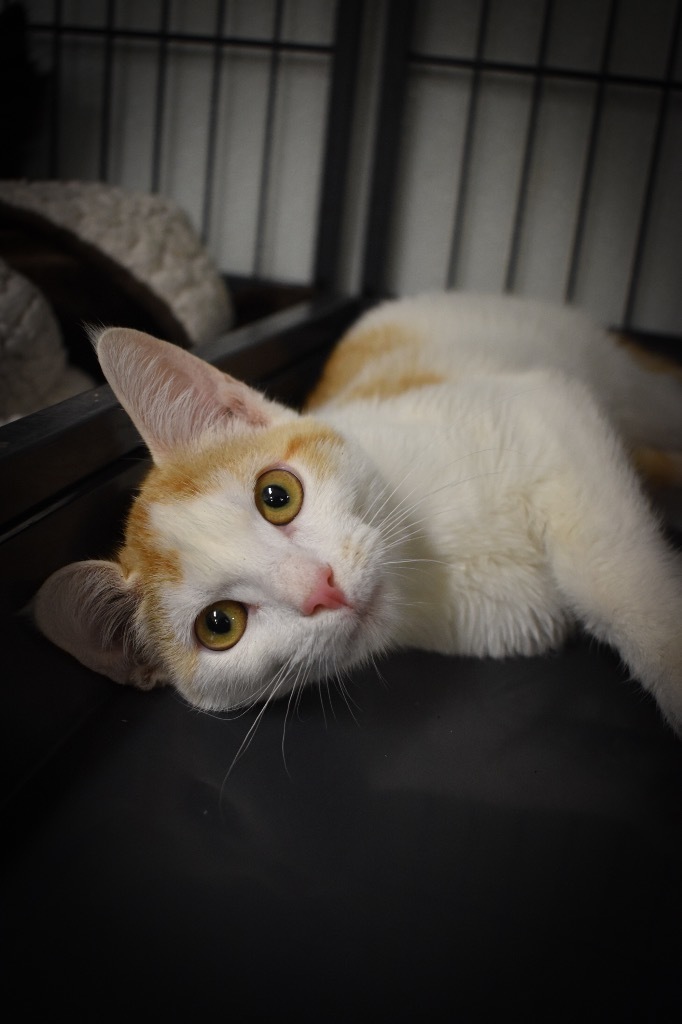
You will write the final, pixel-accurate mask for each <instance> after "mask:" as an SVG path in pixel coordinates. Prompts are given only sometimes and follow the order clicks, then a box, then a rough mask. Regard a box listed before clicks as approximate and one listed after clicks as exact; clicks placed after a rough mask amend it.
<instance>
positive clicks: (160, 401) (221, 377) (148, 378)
mask: <svg viewBox="0 0 682 1024" xmlns="http://www.w3.org/2000/svg"><path fill="white" fill-rule="evenodd" d="M91 338H92V341H93V342H94V344H95V347H96V350H97V357H98V359H99V362H100V365H101V367H102V372H103V373H104V375H105V377H106V378H107V380H108V382H109V384H110V385H111V388H112V390H113V392H114V394H115V395H116V397H117V398H118V400H119V402H120V403H121V405H122V406H123V408H124V409H125V410H126V412H127V413H128V415H129V416H130V418H131V420H132V421H133V423H134V424H135V426H136V427H137V429H138V430H139V432H140V434H141V435H142V438H143V439H144V442H145V444H146V445H147V447H148V448H149V451H150V453H151V456H152V458H153V460H154V462H156V463H157V465H160V464H162V463H163V462H164V460H165V459H166V458H167V457H168V456H169V455H170V454H172V453H173V452H174V451H175V450H177V449H178V448H182V447H185V446H187V445H191V444H192V442H194V441H196V440H197V439H198V438H199V437H201V436H202V435H203V434H205V433H206V432H208V431H211V430H214V429H215V428H216V427H218V428H222V429H223V430H224V429H225V428H226V427H231V428H232V429H234V430H244V429H254V428H259V427H267V426H269V425H270V424H271V423H272V422H274V421H275V420H276V419H281V418H283V417H284V418H286V417H288V416H289V415H290V414H289V413H288V411H287V410H285V408H284V407H283V406H280V405H278V404H277V403H276V402H271V401H268V399H266V398H265V397H264V396H263V395H261V394H260V393H259V392H258V391H255V390H254V389H253V388H251V387H249V386H248V385H247V384H244V383H242V382H241V381H238V380H236V379H235V378H234V377H230V376H229V375H228V374H226V373H222V372H221V371H220V370H218V369H217V368H216V367H215V366H211V364H210V363H207V362H206V361H205V360H203V359H199V357H198V356H195V355H192V354H191V352H187V351H185V350H184V349H181V348H178V346H177V345H171V344H170V343H169V342H167V341H159V339H158V338H152V337H151V335H149V334H144V333H142V332H141V331H134V330H132V329H129V328H124V327H109V328H105V329H104V330H102V331H91Z"/></svg>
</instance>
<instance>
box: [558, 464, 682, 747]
mask: <svg viewBox="0 0 682 1024" xmlns="http://www.w3.org/2000/svg"><path fill="white" fill-rule="evenodd" d="M543 515H544V519H545V540H546V549H547V554H548V558H549V562H550V566H551V569H552V572H553V574H554V578H555V580H556V583H557V585H558V587H559V589H560V591H561V593H562V595H563V598H564V600H565V601H566V603H567V605H568V606H569V607H570V608H571V610H572V611H573V613H574V615H575V616H576V617H577V618H578V619H579V620H580V621H581V622H582V624H583V625H584V627H585V628H586V629H587V630H588V631H589V632H590V633H592V634H593V635H594V636H596V637H597V638H598V639H600V640H603V641H605V642H606V643H608V644H610V645H611V646H612V647H614V648H615V649H616V650H617V651H618V652H619V654H620V655H621V657H622V658H623V660H624V661H625V663H626V664H627V666H628V667H629V669H630V670H631V671H632V673H633V675H634V676H635V677H636V678H637V679H638V680H639V681H640V682H641V683H642V684H643V685H644V687H645V688H646V689H647V690H649V691H650V692H651V693H652V695H653V696H654V697H655V699H656V701H657V703H658V705H659V707H660V709H661V711H662V713H663V715H664V716H665V718H666V720H667V721H668V722H669V724H670V725H671V726H672V727H673V728H674V729H675V730H676V732H678V733H679V734H680V735H682V559H680V557H679V555H677V554H676V553H675V552H673V551H672V550H671V549H669V547H668V546H667V544H666V543H665V541H664V539H663V537H662V535H661V533H660V531H659V528H658V524H657V522H656V520H655V518H654V516H653V514H652V513H651V511H650V509H649V507H648V505H647V502H646V500H645V499H644V498H643V496H642V495H641V493H640V491H639V488H638V486H637V484H636V482H635V480H634V478H633V477H632V474H631V473H630V471H629V467H627V466H626V465H625V463H624V462H621V461H620V460H616V461H615V462H613V460H612V461H611V463H610V464H607V465H605V466H604V467H603V469H602V479H601V481H599V482H597V481H594V480H592V478H591V474H590V473H589V472H588V473H583V474H578V473H577V472H576V473H571V474H566V475H565V476H563V477H562V478H561V479H559V480H557V481H555V482H554V483H553V485H552V486H551V487H548V488H546V489H545V494H544V496H543Z"/></svg>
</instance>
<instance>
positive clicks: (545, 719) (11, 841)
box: [2, 631, 682, 1022]
mask: <svg viewBox="0 0 682 1024" xmlns="http://www.w3.org/2000/svg"><path fill="white" fill-rule="evenodd" d="M14 635H15V643H16V636H17V634H16V631H15V633H14ZM13 647H14V645H13V644H12V643H11V641H10V639H9V638H7V639H6V641H5V649H6V650H8V651H12V649H13ZM20 652H21V660H22V662H23V664H22V666H21V668H20V673H19V674H20V675H21V676H22V677H23V680H24V685H23V687H21V686H19V685H18V678H15V680H14V681H13V685H12V686H11V687H10V689H9V690H7V692H6V708H5V711H6V715H5V720H6V723H7V722H11V723H12V725H11V727H10V736H9V737H7V738H6V741H5V744H4V746H3V749H4V752H5V755H6V757H8V758H9V761H10V762H11V763H15V764H16V759H17V755H19V756H20V754H21V747H22V742H23V741H22V734H23V733H24V732H26V731H35V730H36V728H40V727H41V723H42V725H43V726H44V725H45V722H46V721H47V720H50V721H51V722H52V726H53V735H52V737H51V740H52V744H51V749H50V756H49V759H48V763H47V764H44V765H42V766H39V767H38V769H37V771H35V772H34V774H33V776H32V778H30V779H24V781H23V784H22V785H21V786H20V787H19V788H18V789H17V790H15V794H14V798H13V799H12V800H10V801H9V803H8V804H7V805H6V808H5V814H4V820H5V842H4V854H5V856H4V867H3V873H2V891H3V896H2V900H3V927H4V932H5V949H4V951H3V954H2V959H3V965H4V968H5V970H6V971H7V979H8V984H7V986H6V992H7V995H6V998H7V999H10V998H14V999H17V1000H19V1002H18V1004H17V1005H19V1006H20V1007H21V1017H20V1019H34V1017H33V1015H35V1014H38V1015H41V1016H43V1015H45V1014H47V1013H50V1014H54V1013H56V1012H58V1011H68V1012H69V1013H70V1014H73V1015H75V1019H88V1020H91V1019H97V1020H108V1019H113V1018H114V1017H119V1016H120V1015H122V1014H123V1015H125V1017H126V1018H127V1019H142V1017H143V1016H147V1015H149V1014H152V1015H153V1016H154V1019H165V1020H171V1021H189V1020H194V1021H196V1020H199V1021H212V1020H217V1019H221V1020H222V1019H231V1020H246V1019H272V1018H275V1017H277V1019H282V1018H283V1019H294V1018H295V1019H298V1020H306V1021H308V1020H310V1021H313V1020H316V1021H317V1020H319V1021H324V1020H347V1021H353V1020H358V1019H361V1017H364V1015H365V1014H367V1013H369V1014H371V1015H372V1016H373V1017H374V1018H375V1019H380V1020H416V1019H423V1015H427V1016H430V1017H434V1016H442V1017H443V1018H444V1019H449V1020H462V1021H474V1020H475V1021H478V1020H497V1019H502V1016H504V1018H505V1019H506V1018H507V1015H508V1014H511V1013H515V1014H521V1015H522V1017H523V1019H524V1020H536V1021H577V1020H580V1021H584V1020H609V1021H611V1020H613V1021H619V1022H620V1021H673V1020H678V1019H679V1014H680V1011H681V1010H682V1000H681V998H680V990H679V977H680V974H679V964H680V952H681V948H680V947H681V945H682V943H681V938H680V929H679V923H680V912H681V911H682V892H681V884H680V849H681V848H682V846H681V841H682V821H681V818H680V780H681V778H682V744H680V743H679V741H677V740H676V739H675V738H674V737H673V736H672V735H671V734H670V733H669V732H668V731H667V730H666V729H665V727H664V726H663V725H662V724H661V722H660V721H659V719H658V715H657V713H656V710H655V708H654V707H653V706H652V705H651V703H650V702H649V701H648V700H647V699H646V698H644V697H642V695H641V693H640V692H639V690H638V689H637V688H636V687H635V686H634V685H632V684H630V683H628V682H627V681H625V680H624V678H623V676H622V675H621V673H620V670H619V668H618V666H617V664H616V662H615V660H614V659H613V658H612V657H611V655H610V654H609V653H608V652H606V651H600V650H597V649H594V648H592V649H591V648H590V646H589V645H588V644H586V643H584V642H582V641H576V642H574V643H573V644H571V645H570V646H569V647H568V649H567V650H566V651H565V652H564V653H563V654H562V655H561V656H560V657H553V658H549V659H527V660H526V659H524V660H522V659H519V660H512V661H509V662H505V663H493V662H485V661H473V660H468V659H446V658H441V657H437V656H429V655H424V654H416V653H406V654H403V655H401V656H396V657H393V658H391V659H388V660H387V661H385V662H384V663H383V664H382V666H381V673H382V677H383V679H379V678H378V677H377V675H376V674H375V673H374V671H373V670H372V671H367V672H365V673H358V674H356V675H355V676H354V677H353V678H352V679H351V680H350V681H349V683H348V691H349V693H348V703H346V701H345V700H344V698H343V697H342V696H341V695H340V693H339V692H338V691H337V690H333V691H332V692H330V693H328V692H327V691H326V690H324V691H322V692H318V691H315V690H311V691H309V692H308V693H306V694H305V695H304V696H303V697H302V699H301V701H300V704H298V706H294V704H293V703H292V704H291V705H289V704H288V703H287V701H281V702H279V703H278V704H276V705H273V706H271V707H270V708H268V710H267V712H266V713H265V714H264V715H263V717H262V720H261V721H260V724H259V725H258V727H257V728H256V729H255V732H254V734H253V739H252V742H251V743H250V745H249V746H248V747H247V749H245V750H244V751H243V753H242V755H241V757H240V758H239V759H238V760H237V762H236V763H235V764H234V767H232V770H230V769H231V766H232V764H233V761H234V758H235V756H236V755H237V754H238V752H239V749H240V747H241V746H242V744H243V743H244V741H245V739H246V738H247V737H248V735H249V732H250V730H251V729H252V727H254V726H255V723H256V719H257V713H256V712H255V711H254V712H247V713H245V714H243V715H242V716H240V717H235V718H233V719H231V720H228V719H226V718H225V717H224V716H210V715H206V714H200V713H197V712H196V711H194V710H191V709H189V708H187V707H186V706H184V705H183V703H182V702H181V701H180V700H179V699H178V697H177V696H176V695H175V694H174V693H173V692H172V691H169V690H163V691H157V692H152V693H150V694H142V693H138V692H137V691H134V690H129V689H125V688H121V687H117V686H115V685H114V684H110V683H108V682H106V681H104V680H102V679H100V678H98V677H95V676H93V675H91V674H90V673H89V672H87V671H86V670H85V669H83V668H81V667H80V666H76V665H74V664H73V663H71V662H70V660H69V659H68V658H67V657H66V656H64V655H61V654H59V653H58V652H55V651H53V650H52V649H51V648H49V646H48V645H47V644H45V643H44V642H43V641H42V640H40V639H39V638H33V637H30V635H29V634H26V635H25V647H24V648H23V649H22V648H21V647H20ZM67 705H70V706H71V710H72V711H73V712H74V719H73V721H72V722H71V723H68V722H67V720H66V717H67V716H66V715H65V708H66V706H67ZM76 708H77V709H78V710H77V714H76V713H75V709H76ZM58 720H61V728H62V729H63V730H64V734H63V735H62V736H61V738H59V737H58V732H59V729H58V728H57V721H58ZM44 738H45V737H44ZM48 746H49V745H48ZM46 749H47V748H46ZM72 1019H74V1018H73V1017H72Z"/></svg>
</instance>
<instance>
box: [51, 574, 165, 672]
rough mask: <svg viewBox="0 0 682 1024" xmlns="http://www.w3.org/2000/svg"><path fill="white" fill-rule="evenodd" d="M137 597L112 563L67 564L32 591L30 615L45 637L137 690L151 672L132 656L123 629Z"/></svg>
mask: <svg viewBox="0 0 682 1024" xmlns="http://www.w3.org/2000/svg"><path fill="white" fill-rule="evenodd" d="M136 607H137V596H136V594H135V592H134V590H133V588H132V587H131V586H129V585H128V583H127V582H126V580H125V579H124V577H123V574H122V572H121V568H120V566H119V565H118V564H117V563H116V562H105V561H88V562H73V563H72V564H71V565H65V566H64V567H63V568H62V569H58V570H57V572H55V573H53V574H52V576H50V577H48V579H47V580H46V581H45V583H43V585H42V587H41V588H40V590H39V591H38V593H37V594H36V596H35V598H34V600H33V605H32V609H31V610H32V613H33V617H34V620H35V623H36V625H37V627H38V629H39V630H40V631H41V633H44V634H45V636H46V637H47V638H48V640H51V641H52V643H54V644H56V645H57V647H61V648H62V650H64V651H67V652H68V653H69V654H71V655H73V657H74V658H77V660H78V661H80V662H82V664H83V665H86V666H87V667H88V668H91V669H93V670H94V671H95V672H99V673H100V674H101V675H104V676H108V677H109V679H113V680H114V682H116V683H132V684H134V685H136V686H139V687H141V688H143V689H149V688H150V687H151V686H153V685H154V683H155V679H154V673H153V672H152V671H151V670H150V669H149V668H145V667H144V666H143V665H141V664H140V662H139V661H138V660H137V659H136V658H135V657H134V648H133V637H132V635H131V632H130V629H129V628H128V627H129V625H130V623H131V621H132V618H133V615H134V612H135V609H136Z"/></svg>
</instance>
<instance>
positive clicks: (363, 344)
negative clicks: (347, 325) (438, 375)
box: [306, 324, 433, 409]
mask: <svg viewBox="0 0 682 1024" xmlns="http://www.w3.org/2000/svg"><path fill="white" fill-rule="evenodd" d="M424 372H425V371H424V369H423V368H422V367H421V365H420V360H419V343H418V338H417V337H416V336H415V335H414V333H413V332H411V331H408V330H406V329H405V328H403V327H399V326H397V325H395V324H393V325H389V324H382V325H381V326H378V327H369V328H363V329H360V330H355V329H353V330H351V332H350V333H349V334H347V335H346V336H345V337H344V338H342V339H341V341H340V342H339V344H338V345H337V346H336V348H335V349H334V351H333V352H332V354H331V356H330V357H329V359H328V361H327V364H326V366H325V368H324V370H323V372H322V376H321V378H320V380H319V382H318V384H317V386H316V387H315V388H314V389H313V391H312V392H311V394H310V395H309V397H308V400H307V402H306V408H307V409H316V408H318V407H319V406H321V405H324V404H325V403H327V402H329V401H330V400H332V399H335V398H340V397H343V399H344V400H349V399H351V398H357V397H365V396H366V395H382V394H385V393H386V392H387V391H388V394H391V395H396V394H401V393H402V392H403V391H406V390H409V389H410V387H420V386H423V384H421V385H420V384H418V383H414V381H415V380H416V379H417V378H418V377H419V376H420V375H421V376H423V375H424ZM399 381H400V382H401V383H400V384H399V383H398V382H399ZM382 382H384V383H383V384H382ZM391 382H393V383H391ZM411 382H412V383H411ZM429 383H433V381H429Z"/></svg>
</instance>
